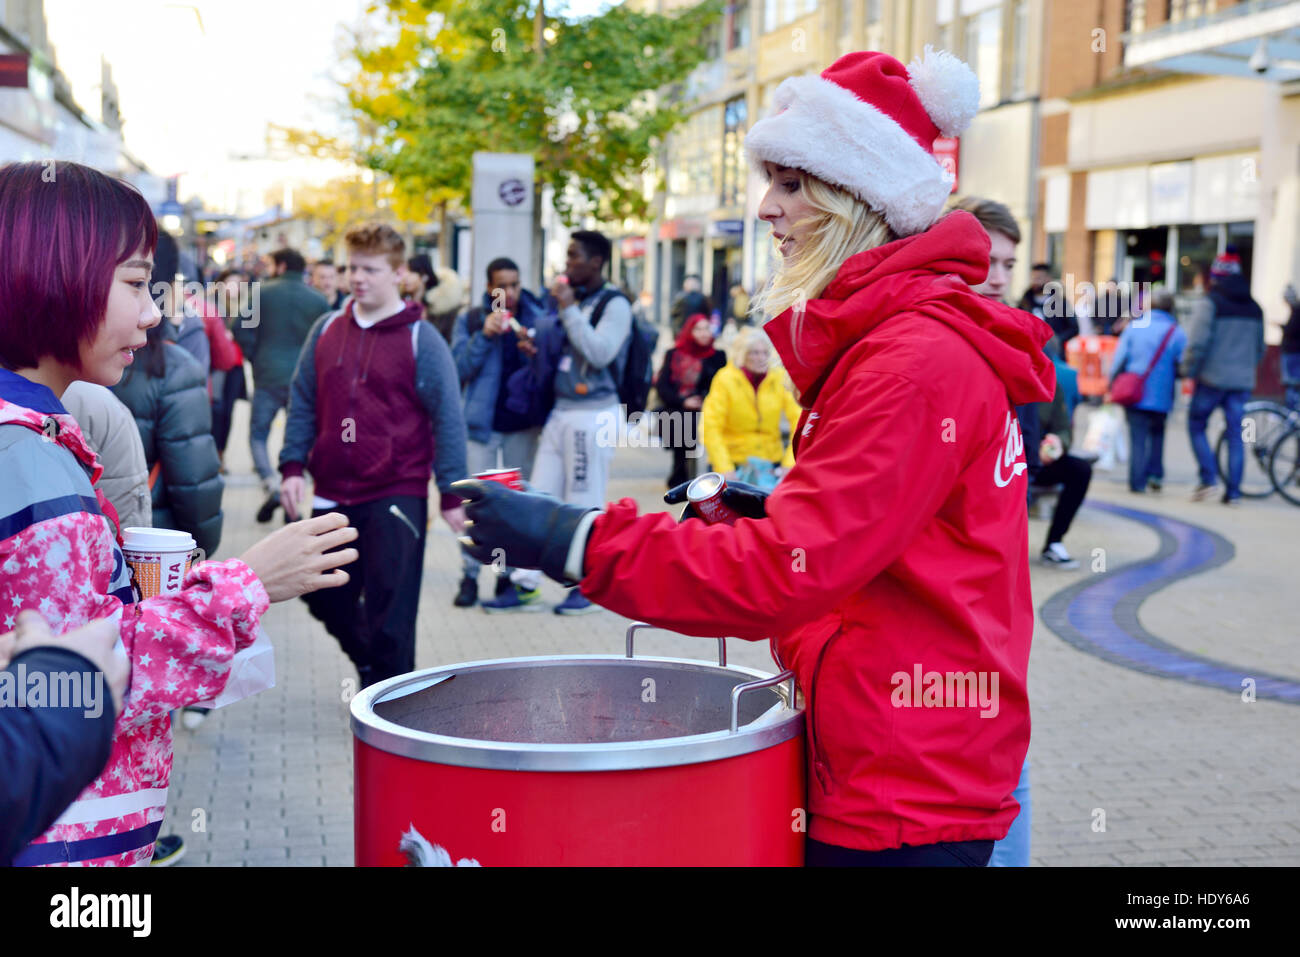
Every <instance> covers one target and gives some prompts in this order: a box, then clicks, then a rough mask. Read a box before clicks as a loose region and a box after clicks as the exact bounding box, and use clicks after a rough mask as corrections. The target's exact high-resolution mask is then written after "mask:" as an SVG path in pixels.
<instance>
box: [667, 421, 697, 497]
mask: <svg viewBox="0 0 1300 957" xmlns="http://www.w3.org/2000/svg"><path fill="white" fill-rule="evenodd" d="M665 411H668V412H675V413H677V414H678V415H679V416H680V420H679V421H680V423H681V424H680V425H678V426H670V425H661V426H660V432H659V435H660V438H661V439H662V440H663V443H664V445H667V446H669V447H670V448H671V449H672V453H673V469H672V471H671V472H669V473H668V487H669V488H676V487H677V486H678V485H681V484H682V483H683V482H685V481H686V480H687V479H689V478H690V477H691V466H690V460H689V459H688V458H687V456H686V453H687V452H688V451H689V450H691V449H693V448H697V447H699V446H700V413H699V412H698V411H697V410H694V409H681V408H677V409H666V410H665ZM687 439H690V442H689V444H688V442H687Z"/></svg>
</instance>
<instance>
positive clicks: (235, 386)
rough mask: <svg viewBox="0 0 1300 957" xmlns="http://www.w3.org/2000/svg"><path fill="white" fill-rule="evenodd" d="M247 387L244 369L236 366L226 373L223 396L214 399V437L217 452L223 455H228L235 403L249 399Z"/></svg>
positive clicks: (216, 396)
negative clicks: (227, 446) (227, 444)
mask: <svg viewBox="0 0 1300 957" xmlns="http://www.w3.org/2000/svg"><path fill="white" fill-rule="evenodd" d="M246 385H247V383H246V382H245V381H244V367H243V366H242V365H240V366H236V367H235V368H233V369H230V370H228V371H227V372H226V379H225V382H224V384H223V387H222V390H221V394H220V395H215V396H213V397H212V437H213V438H214V439H216V440H217V451H218V452H220V453H221V454H222V455H225V453H226V443H227V441H228V440H229V438H230V420H231V417H232V416H233V415H234V412H235V403H236V402H238V401H239V400H240V399H247V398H248V389H247V388H246Z"/></svg>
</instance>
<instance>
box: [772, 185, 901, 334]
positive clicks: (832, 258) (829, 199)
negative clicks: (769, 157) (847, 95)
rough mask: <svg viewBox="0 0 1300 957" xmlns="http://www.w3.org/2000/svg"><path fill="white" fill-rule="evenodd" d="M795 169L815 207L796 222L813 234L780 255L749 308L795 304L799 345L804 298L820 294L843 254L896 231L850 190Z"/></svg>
mask: <svg viewBox="0 0 1300 957" xmlns="http://www.w3.org/2000/svg"><path fill="white" fill-rule="evenodd" d="M792 172H795V173H797V174H798V175H799V189H800V190H801V191H802V192H803V194H804V197H805V198H806V199H807V201H808V205H810V206H811V207H812V208H813V213H812V215H811V216H809V217H808V218H807V219H804V220H801V221H800V222H799V223H797V224H796V226H798V227H801V228H804V229H805V230H806V231H807V235H808V237H809V238H808V239H807V240H806V241H805V242H804V243H802V244H801V247H802V248H800V249H799V250H798V251H797V252H796V253H795V257H794V260H793V261H792V262H789V263H786V262H785V261H784V260H783V259H782V260H778V266H777V269H776V272H775V273H774V274H773V276H772V279H771V281H770V282H768V284H767V285H766V286H765V287H764V288H763V290H762V291H761V292H759V293H758V294H757V295H756V296H754V297H753V299H752V300H751V301H750V304H749V311H750V314H751V315H761V316H762V317H763V318H765V319H770V318H772V317H774V316H779V315H780V314H781V313H783V312H785V311H786V310H787V309H789V308H791V307H792V306H793V307H794V308H795V313H796V315H795V328H794V340H795V343H796V346H797V344H798V339H799V327H800V325H801V324H802V321H803V309H802V306H803V304H805V303H807V301H808V300H809V299H815V298H816V297H817V296H819V295H821V294H822V292H823V291H824V290H825V289H826V287H827V286H829V285H830V283H831V280H832V279H834V278H835V274H836V273H837V272H838V271H839V268H840V266H842V265H843V264H844V260H846V259H848V258H849V257H850V256H854V255H857V254H858V253H860V252H865V251H866V250H868V249H874V248H876V247H877V246H883V245H884V244H885V243H888V242H892V241H893V240H894V239H896V238H897V237H896V236H895V235H894V231H893V230H892V229H890V228H889V224H888V223H886V222H885V218H884V217H883V216H882V215H880V213H877V212H876V211H875V210H873V209H872V208H871V207H870V206H868V205H867V204H866V203H864V202H863V201H862V200H860V199H858V198H857V197H856V196H854V195H853V194H852V193H850V192H848V191H847V190H844V189H841V188H840V187H838V186H832V185H831V184H830V183H826V182H824V181H822V180H820V179H817V178H816V177H815V176H812V175H810V174H808V173H805V172H804V171H803V170H792Z"/></svg>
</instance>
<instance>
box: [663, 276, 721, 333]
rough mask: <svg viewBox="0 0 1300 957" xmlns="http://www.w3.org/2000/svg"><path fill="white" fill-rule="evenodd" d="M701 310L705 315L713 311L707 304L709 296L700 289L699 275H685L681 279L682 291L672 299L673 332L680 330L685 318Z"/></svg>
mask: <svg viewBox="0 0 1300 957" xmlns="http://www.w3.org/2000/svg"><path fill="white" fill-rule="evenodd" d="M701 312H702V313H704V314H705V315H706V316H707V315H709V314H710V313H712V312H713V307H712V306H711V305H710V304H709V297H708V296H706V295H704V293H703V292H702V291H701V285H700V277H699V276H687V277H686V278H685V279H684V280H682V291H681V292H679V293H678V294H677V298H676V299H674V300H673V306H672V311H671V319H672V324H673V332H680V331H681V328H682V326H683V325H685V323H686V320H687V319H689V318H690V317H691V316H694V315H697V314H698V313H701Z"/></svg>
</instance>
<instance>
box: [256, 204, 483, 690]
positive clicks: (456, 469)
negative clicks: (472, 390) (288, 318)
mask: <svg viewBox="0 0 1300 957" xmlns="http://www.w3.org/2000/svg"><path fill="white" fill-rule="evenodd" d="M344 240H345V242H346V243H347V246H348V273H349V276H350V277H351V283H352V297H351V298H350V299H348V300H347V301H346V302H345V303H344V305H343V308H342V309H340V310H338V311H337V312H332V313H330V314H329V315H326V316H323V317H321V319H320V320H318V321H317V322H316V324H315V326H314V327H313V328H312V330H311V333H310V334H309V335H308V337H307V342H306V344H305V345H304V346H303V350H302V354H301V355H300V356H299V357H298V367H297V369H296V370H295V371H294V375H293V385H292V387H291V392H290V400H289V423H288V425H287V427H286V428H285V437H284V449H283V451H281V453H280V473H281V475H283V481H282V483H281V486H280V500H281V501H282V502H283V503H284V506H285V510H286V512H287V514H288V515H289V517H290V518H291V519H292V518H296V517H297V516H298V514H299V512H300V510H301V507H302V502H303V499H304V498H305V497H306V480H305V479H304V478H303V470H304V468H305V469H307V470H309V471H310V472H311V474H312V477H313V479H314V480H315V498H314V499H313V501H312V508H313V510H318V509H330V510H333V511H337V512H342V513H343V514H344V515H347V516H348V520H349V522H350V523H351V524H352V525H354V526H355V527H356V528H357V530H358V531H359V532H360V536H359V537H358V539H357V541H356V542H355V546H356V548H357V550H358V551H359V552H360V553H361V557H360V559H359V560H358V561H357V563H356V565H355V566H354V567H355V568H356V571H355V572H354V573H353V575H352V580H351V581H349V582H348V584H347V585H345V586H344V587H342V588H336V589H333V590H331V591H320V592H313V593H311V594H308V595H304V596H303V599H304V600H305V601H306V602H307V607H308V608H310V609H311V613H312V614H313V615H314V616H315V617H316V618H318V619H320V621H322V622H324V624H325V627H326V629H327V630H328V631H329V633H330V634H331V635H333V636H334V637H335V638H337V639H338V642H339V645H340V646H341V647H342V648H343V650H344V651H345V652H346V653H347V655H348V657H349V658H351V659H352V662H353V664H355V665H356V667H357V674H358V675H359V676H360V678H361V686H362V687H363V688H364V687H365V686H367V685H370V684H373V683H375V682H376V681H382V680H383V679H385V678H391V677H393V676H394V675H400V674H405V673H406V672H408V671H413V670H415V616H416V613H417V611H418V609H419V602H420V580H421V572H422V570H423V566H424V539H425V532H426V529H427V526H428V521H427V516H428V494H429V493H428V487H429V476H430V473H431V472H435V473H436V474H437V480H438V490H439V492H440V493H441V496H442V500H441V510H442V516H443V518H444V519H446V521H447V524H448V525H450V526H451V527H452V529H453V530H454V531H455V532H457V533H458V534H459V533H460V532H461V531H462V530H463V529H464V525H465V513H464V511H463V510H462V508H461V507H460V499H459V498H457V497H456V496H455V495H453V494H451V493H450V486H451V483H452V482H454V481H456V480H457V479H461V478H464V477H465V421H464V418H463V417H462V415H461V408H460V382H459V379H458V378H457V375H456V367H455V365H454V364H453V362H452V358H451V352H450V350H449V349H448V348H447V343H446V342H445V341H443V338H442V337H441V336H440V335H438V333H437V330H435V329H434V328H433V327H432V326H431V325H429V324H428V323H427V322H422V321H421V319H422V317H423V311H422V307H421V306H420V304H419V303H418V302H416V303H407V302H404V301H403V300H402V296H401V292H400V282H401V276H402V273H403V272H404V271H405V269H406V265H405V263H406V247H405V243H404V242H403V240H402V237H401V236H400V235H399V234H398V233H397V231H396V230H394V229H393V228H392V227H390V226H385V225H383V224H378V223H376V224H366V225H358V226H353V227H352V228H351V229H349V230H348V231H347V234H346V236H345V237H344ZM362 599H364V601H362ZM358 602H361V604H360V606H358Z"/></svg>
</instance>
